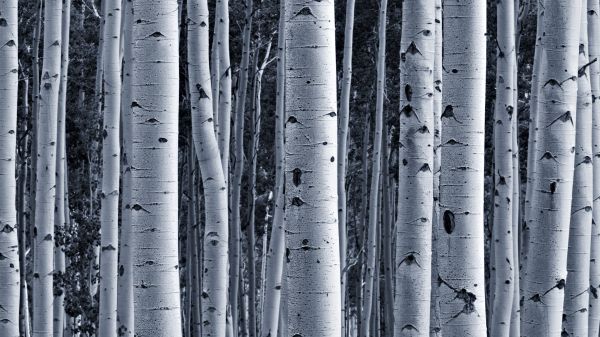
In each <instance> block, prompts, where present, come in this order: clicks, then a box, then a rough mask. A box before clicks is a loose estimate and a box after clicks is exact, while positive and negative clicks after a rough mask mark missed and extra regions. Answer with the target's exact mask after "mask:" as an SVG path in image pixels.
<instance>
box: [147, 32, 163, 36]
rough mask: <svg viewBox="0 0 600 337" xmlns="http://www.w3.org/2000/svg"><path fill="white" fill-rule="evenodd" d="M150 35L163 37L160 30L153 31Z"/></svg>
mask: <svg viewBox="0 0 600 337" xmlns="http://www.w3.org/2000/svg"><path fill="white" fill-rule="evenodd" d="M150 36H152V37H165V36H164V35H163V33H161V32H154V33H152V34H150Z"/></svg>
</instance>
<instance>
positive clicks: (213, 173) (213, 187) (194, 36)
mask: <svg viewBox="0 0 600 337" xmlns="http://www.w3.org/2000/svg"><path fill="white" fill-rule="evenodd" d="M187 47H188V72H189V76H190V81H189V83H190V98H191V104H192V135H193V138H194V146H195V149H196V154H197V156H198V162H199V166H200V170H201V174H202V185H203V187H204V196H205V198H204V201H205V207H204V209H205V217H206V219H205V221H206V228H205V235H204V244H203V248H204V251H203V275H204V277H203V287H202V295H201V297H202V300H201V301H202V303H201V308H202V322H203V325H202V335H203V336H211V337H213V336H216V337H224V336H225V332H226V329H225V328H226V311H227V245H228V235H229V233H228V227H227V224H228V221H227V219H228V213H227V212H228V210H227V182H226V178H225V173H224V172H225V171H226V170H225V169H224V167H223V166H222V165H221V161H220V158H219V147H218V143H217V138H216V137H215V134H214V125H213V115H212V104H211V98H210V96H209V95H211V94H212V90H211V78H210V66H209V56H208V54H209V48H208V5H207V2H206V0H193V1H188V44H187ZM213 99H214V98H213Z"/></svg>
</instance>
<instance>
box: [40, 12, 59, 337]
mask: <svg viewBox="0 0 600 337" xmlns="http://www.w3.org/2000/svg"><path fill="white" fill-rule="evenodd" d="M44 18H45V19H44V21H45V24H44V62H43V66H42V83H41V87H40V94H39V103H40V107H39V118H38V125H37V132H38V134H37V154H36V157H37V168H36V176H37V178H36V186H35V188H36V193H35V195H36V197H35V212H36V218H35V219H36V223H35V227H34V245H35V254H34V262H33V336H34V337H37V336H40V337H41V336H48V335H51V334H52V328H53V325H52V302H53V297H54V296H53V280H54V277H53V270H54V196H55V193H56V190H55V188H54V187H55V182H56V175H55V174H56V134H57V118H58V117H57V115H58V93H59V88H60V65H61V62H60V55H61V45H62V42H61V41H62V37H61V19H62V1H61V0H47V1H46V4H45V9H44Z"/></svg>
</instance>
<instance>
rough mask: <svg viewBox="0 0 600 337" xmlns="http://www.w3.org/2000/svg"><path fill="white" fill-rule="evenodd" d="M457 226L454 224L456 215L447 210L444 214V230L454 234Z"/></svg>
mask: <svg viewBox="0 0 600 337" xmlns="http://www.w3.org/2000/svg"><path fill="white" fill-rule="evenodd" d="M455 226H456V224H455V223H454V213H452V211H450V210H446V211H445V212H444V230H445V231H446V233H448V234H452V232H454V227H455Z"/></svg>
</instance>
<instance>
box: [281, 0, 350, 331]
mask: <svg viewBox="0 0 600 337" xmlns="http://www.w3.org/2000/svg"><path fill="white" fill-rule="evenodd" d="M314 22H317V24H314ZM285 27H286V37H287V41H286V46H285V47H286V48H285V51H286V52H285V59H286V68H287V71H286V87H285V93H286V98H285V110H286V115H287V116H288V117H287V121H286V143H285V153H286V156H285V167H286V170H285V172H287V174H286V177H285V181H286V187H285V190H286V194H288V195H287V196H286V215H285V217H286V220H287V223H286V224H287V226H288V228H287V229H288V230H287V232H286V245H287V248H286V256H287V261H288V262H287V268H288V271H287V281H288V335H289V336H294V335H300V336H340V335H341V324H340V322H341V312H340V310H339V305H340V303H341V302H340V301H341V299H340V292H341V291H340V283H339V280H340V269H339V263H340V260H339V259H340V257H339V240H338V234H339V233H338V219H337V212H336V211H335V210H336V207H337V205H338V203H337V179H336V173H337V170H336V165H337V164H336V163H335V156H336V154H337V142H336V140H337V132H336V129H337V114H336V108H337V107H336V74H335V69H336V67H335V43H334V42H335V36H334V35H335V29H334V28H335V27H334V3H333V1H331V2H323V3H319V4H318V5H314V4H312V3H311V4H306V3H305V2H303V1H299V0H293V1H288V2H286V7H285ZM313 45H317V46H320V48H313V47H312V46H313ZM315 64H319V65H320V66H318V67H315V66H314V65H315ZM307 82H308V83H307ZM311 187H314V188H311Z"/></svg>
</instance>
